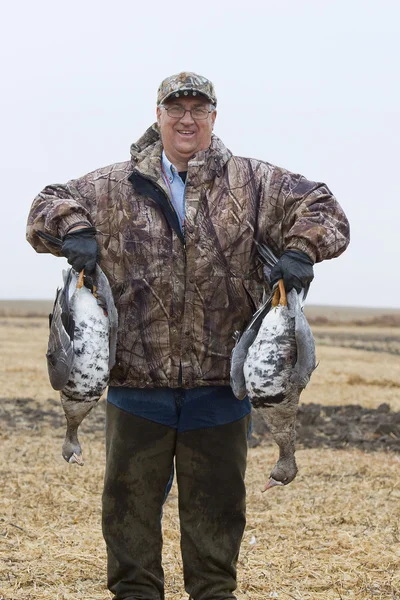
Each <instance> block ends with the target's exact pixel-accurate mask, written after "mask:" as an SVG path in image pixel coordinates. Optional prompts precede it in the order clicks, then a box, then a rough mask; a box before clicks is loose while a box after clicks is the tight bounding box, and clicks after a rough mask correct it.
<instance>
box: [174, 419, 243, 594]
mask: <svg viewBox="0 0 400 600" xmlns="http://www.w3.org/2000/svg"><path fill="white" fill-rule="evenodd" d="M249 424H250V415H247V416H246V417H244V418H243V419H240V420H239V421H235V422H234V423H229V424H228V425H220V426H217V427H210V428H205V429H197V430H190V431H185V432H183V433H178V438H177V444H176V474H177V481H178V487H179V516H180V523H181V549H182V560H183V572H184V579H185V589H186V591H187V592H188V593H189V594H190V597H191V598H193V599H194V600H230V599H233V598H235V596H234V594H233V591H234V590H235V589H236V563H237V560H238V555H239V548H240V544H241V541H242V537H243V531H244V527H245V523H246V516H245V485H244V475H245V470H246V458H247V434H248V430H249Z"/></svg>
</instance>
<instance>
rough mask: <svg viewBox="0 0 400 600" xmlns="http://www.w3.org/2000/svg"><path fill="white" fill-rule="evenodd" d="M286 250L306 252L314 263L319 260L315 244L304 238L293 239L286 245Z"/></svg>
mask: <svg viewBox="0 0 400 600" xmlns="http://www.w3.org/2000/svg"><path fill="white" fill-rule="evenodd" d="M285 250H300V252H304V254H307V256H309V257H310V259H311V260H312V261H313V263H316V262H317V253H316V251H315V248H314V246H313V245H312V244H310V243H309V242H307V240H305V239H304V238H293V239H291V240H290V242H289V243H288V245H287V246H286V247H285Z"/></svg>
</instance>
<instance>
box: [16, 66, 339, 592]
mask: <svg viewBox="0 0 400 600" xmlns="http://www.w3.org/2000/svg"><path fill="white" fill-rule="evenodd" d="M216 106H217V98H216V95H215V90H214V86H213V85H212V83H211V82H210V81H209V80H207V79H206V78H204V77H201V76H199V75H196V74H194V73H180V74H179V75H173V76H172V77H168V78H167V79H165V80H164V81H163V82H162V83H161V85H160V87H159V89H158V96H157V123H155V124H154V125H153V126H151V127H150V128H149V129H148V130H147V131H146V132H145V134H144V135H143V136H142V137H141V138H140V139H139V141H138V142H137V143H136V144H133V145H132V147H131V160H130V161H128V162H124V163H119V164H114V165H111V166H109V167H106V168H103V169H99V170H97V171H95V172H93V173H90V174H88V175H86V176H84V177H81V178H80V179H76V180H74V181H70V182H69V183H67V184H66V185H53V186H48V187H46V188H45V189H44V190H43V192H42V193H41V194H39V196H38V197H37V198H36V199H35V200H34V203H33V206H32V209H31V212H30V215H29V221H28V234H27V237H28V240H29V241H30V243H31V244H32V245H33V247H34V248H35V249H36V250H37V251H38V252H49V251H50V252H53V253H57V250H55V249H54V248H52V247H51V244H48V243H47V242H46V241H44V240H43V239H41V238H40V237H39V236H38V232H40V231H43V232H46V233H49V234H52V235H55V236H58V237H61V238H62V239H63V247H62V250H61V253H62V254H63V255H64V256H66V257H67V258H68V261H69V262H70V264H72V266H73V267H74V268H75V269H76V270H81V269H82V268H84V269H85V272H86V273H87V274H88V273H89V274H90V272H91V271H93V269H94V266H95V263H96V260H98V261H99V263H100V265H101V267H102V269H103V270H104V272H105V273H106V275H107V277H108V278H109V281H110V284H111V286H112V289H113V294H114V298H115V302H116V305H117V308H118V312H119V332H118V335H119V337H118V349H117V363H116V366H115V367H114V369H113V371H112V373H111V380H110V388H109V393H108V402H107V419H106V423H107V426H106V441H107V464H106V475H105V485H104V494H103V532H104V537H105V541H106V544H107V552H108V585H109V588H110V590H111V591H112V592H113V593H114V594H115V599H116V600H122V599H124V600H127V599H129V600H133V599H141V600H159V599H161V598H163V597H164V591H163V587H164V578H163V571H162V568H161V546H162V539H161V514H162V505H163V502H164V500H165V497H166V494H167V491H168V489H169V486H170V483H171V478H172V473H173V470H172V469H173V464H174V460H175V467H176V476H177V482H178V490H179V516H180V526H181V549H182V558H183V567H184V578H185V588H186V590H187V592H188V593H189V594H190V596H191V598H193V599H194V600H228V599H232V598H235V596H234V594H233V591H234V590H235V588H236V563H237V558H238V553H239V548H240V543H241V539H242V535H243V530H244V526H245V486H244V474H245V467H246V451H247V441H246V440H247V435H248V431H249V423H250V405H249V402H248V400H247V399H246V400H243V401H239V400H237V399H236V398H235V397H234V396H233V394H232V391H231V389H230V387H229V371H230V355H231V351H232V347H233V344H234V340H233V333H234V332H235V331H236V330H242V329H243V328H244V327H245V325H246V324H247V322H248V321H249V319H250V318H251V316H252V314H253V313H254V311H255V310H256V308H257V307H258V305H259V304H260V302H261V299H262V295H263V291H264V289H265V282H264V280H263V273H262V267H261V265H260V263H259V261H258V260H257V250H256V244H255V241H259V242H263V243H266V244H267V245H268V246H269V247H270V248H271V249H272V250H273V251H274V252H275V253H276V254H277V255H279V256H280V260H279V263H278V265H277V266H276V267H275V269H274V272H273V280H274V281H276V280H278V279H279V278H280V277H283V278H284V280H285V283H286V287H287V289H288V290H289V289H290V288H291V287H295V288H296V289H298V290H300V289H301V288H302V287H304V286H305V285H307V284H308V283H309V282H310V281H311V280H312V278H313V264H314V262H316V261H321V260H324V259H327V258H333V257H335V256H338V255H339V254H340V253H341V252H342V251H343V250H344V249H345V248H346V246H347V244H348V239H349V229H348V223H347V220H346V217H345V216H344V214H343V211H342V209H341V208H340V206H339V205H338V203H337V201H336V200H335V198H334V197H333V196H332V194H331V192H330V191H329V189H328V188H327V187H326V186H325V185H324V184H321V183H314V182H311V181H307V180H306V179H305V178H304V177H302V176H300V175H294V174H292V173H289V172H288V171H285V170H283V169H279V168H277V167H275V166H273V165H270V164H268V163H266V162H263V161H260V160H253V159H247V158H241V157H236V156H232V154H231V152H230V151H229V150H228V149H227V148H226V147H225V146H224V145H223V143H222V142H221V140H219V139H218V138H217V137H216V136H215V135H213V134H212V130H213V126H214V122H215V118H216V114H217V113H216Z"/></svg>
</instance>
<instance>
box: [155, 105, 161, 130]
mask: <svg viewBox="0 0 400 600" xmlns="http://www.w3.org/2000/svg"><path fill="white" fill-rule="evenodd" d="M156 116H157V125H158V126H159V127H160V119H161V108H160V107H159V106H157V109H156Z"/></svg>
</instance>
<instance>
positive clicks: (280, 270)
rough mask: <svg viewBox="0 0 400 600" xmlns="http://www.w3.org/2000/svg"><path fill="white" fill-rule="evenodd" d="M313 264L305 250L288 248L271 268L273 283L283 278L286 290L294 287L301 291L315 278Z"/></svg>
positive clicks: (288, 290)
mask: <svg viewBox="0 0 400 600" xmlns="http://www.w3.org/2000/svg"><path fill="white" fill-rule="evenodd" d="M313 264H314V263H313V261H312V260H311V258H310V257H309V256H307V254H305V253H304V252H300V250H286V251H285V252H284V253H283V254H282V256H281V257H280V259H279V260H278V262H277V263H276V265H275V266H274V267H273V268H272V270H271V275H270V281H271V285H274V284H275V283H277V282H278V281H279V279H283V283H284V286H285V290H286V292H290V290H291V289H292V288H294V289H295V290H296V292H297V293H299V292H301V290H302V289H303V288H308V286H309V285H310V283H311V281H312V280H313V279H314V269H313Z"/></svg>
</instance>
